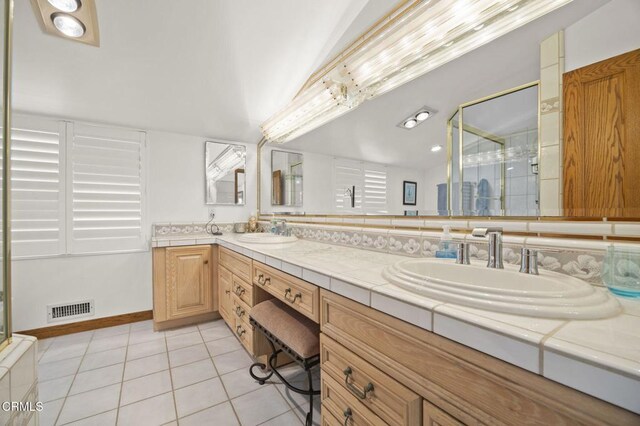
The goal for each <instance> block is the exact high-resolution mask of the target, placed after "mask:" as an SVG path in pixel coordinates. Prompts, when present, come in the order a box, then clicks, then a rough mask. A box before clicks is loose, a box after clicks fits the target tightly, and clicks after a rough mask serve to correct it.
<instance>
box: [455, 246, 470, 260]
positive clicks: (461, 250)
mask: <svg viewBox="0 0 640 426" xmlns="http://www.w3.org/2000/svg"><path fill="white" fill-rule="evenodd" d="M469 247H470V245H469V243H458V250H457V251H456V263H457V264H458V265H469V264H470V263H471V262H470V261H469Z"/></svg>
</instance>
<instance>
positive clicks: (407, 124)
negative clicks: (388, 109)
mask: <svg viewBox="0 0 640 426" xmlns="http://www.w3.org/2000/svg"><path fill="white" fill-rule="evenodd" d="M417 125H418V120H416V119H415V118H410V119H408V120H407V121H405V122H404V124H403V126H404V127H405V128H407V129H413V128H414V127H416V126H417Z"/></svg>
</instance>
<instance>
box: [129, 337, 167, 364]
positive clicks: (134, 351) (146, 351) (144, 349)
mask: <svg viewBox="0 0 640 426" xmlns="http://www.w3.org/2000/svg"><path fill="white" fill-rule="evenodd" d="M166 351H167V344H166V343H165V341H164V339H162V340H153V341H151V342H145V343H139V344H137V345H131V346H129V348H128V349H127V361H129V360H132V359H138V358H144V357H148V356H151V355H156V354H160V353H163V352H166Z"/></svg>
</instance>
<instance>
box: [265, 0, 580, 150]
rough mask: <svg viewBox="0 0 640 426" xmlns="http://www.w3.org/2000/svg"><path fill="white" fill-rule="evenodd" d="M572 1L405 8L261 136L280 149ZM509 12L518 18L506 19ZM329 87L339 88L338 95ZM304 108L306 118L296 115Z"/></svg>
mask: <svg viewBox="0 0 640 426" xmlns="http://www.w3.org/2000/svg"><path fill="white" fill-rule="evenodd" d="M570 1H571V0H515V1H508V2H507V1H496V0H466V1H465V2H464V7H460V0H440V1H437V2H425V1H422V0H413V1H408V2H406V3H404V4H403V5H402V6H400V7H398V8H396V9H395V10H393V11H392V12H391V13H390V14H389V15H387V16H385V17H384V19H381V20H380V21H379V22H378V23H377V24H376V25H374V26H373V27H371V28H369V29H368V30H367V31H366V32H365V33H364V34H363V35H362V36H361V37H359V38H358V39H357V40H358V41H357V42H354V43H353V44H352V45H351V46H349V47H347V48H346V49H345V50H343V51H342V52H340V53H339V54H338V55H336V57H335V58H334V59H332V60H331V61H330V62H329V63H327V64H326V65H325V66H323V67H322V68H321V69H319V70H318V71H317V72H315V73H314V74H313V75H312V76H311V77H310V78H309V79H308V80H307V82H306V83H305V84H304V86H303V87H302V89H301V90H300V91H299V92H298V94H297V95H296V96H295V98H294V99H293V100H292V101H291V102H290V103H289V104H288V105H287V106H286V107H285V108H284V109H283V110H282V111H280V112H278V113H276V114H275V115H273V116H272V117H271V118H269V119H268V120H267V121H266V122H265V123H264V124H263V125H262V126H261V128H262V133H263V135H264V137H265V138H266V139H267V140H268V141H270V142H275V143H285V142H287V141H289V140H291V139H293V138H295V137H298V136H300V135H302V134H304V133H306V132H308V131H310V130H312V129H314V128H316V127H318V126H320V125H322V124H324V123H326V122H328V121H330V120H332V119H334V118H336V117H338V116H340V115H342V114H344V113H345V112H347V111H349V110H350V109H353V108H356V107H357V106H358V105H359V104H360V103H361V102H363V101H365V100H367V99H372V98H375V97H377V96H380V95H382V94H384V93H386V92H388V91H390V90H393V89H395V88H396V87H398V86H401V85H403V84H404V83H406V82H408V81H411V80H413V79H415V78H417V77H419V76H421V75H423V74H425V73H427V72H429V71H431V70H433V69H435V68H437V67H439V66H441V65H443V64H445V63H447V62H449V61H451V60H453V59H456V58H458V57H460V56H462V55H464V54H465V53H468V52H470V51H472V50H474V49H476V48H478V47H480V46H482V45H485V44H487V43H489V42H491V41H493V40H495V39H497V38H498V37H501V36H503V35H505V34H507V33H509V32H510V31H513V30H515V29H516V28H520V27H522V26H523V25H525V24H527V23H529V22H531V21H533V20H535V19H537V18H539V17H541V16H544V15H546V14H547V13H549V12H551V11H553V10H555V9H557V8H559V7H561V6H564V5H565V4H567V3H569V2H570ZM514 7H516V8H517V9H519V12H518V16H517V19H516V17H514V15H513V14H512V13H510V11H513V10H515V9H514ZM479 27H480V28H486V31H479V30H477V28H479ZM454 40H455V46H454V44H453V43H454ZM452 46H454V47H452ZM427 57H428V59H426V58H427ZM327 85H335V86H338V87H340V90H339V93H338V94H336V92H335V91H334V90H330V89H328V88H327ZM305 107H308V108H307V109H308V112H306V113H304V114H300V113H299V112H298V110H301V109H302V108H305ZM405 121H406V120H405ZM403 124H404V121H403V122H402V123H400V126H401V127H403V128H406V127H404V126H403Z"/></svg>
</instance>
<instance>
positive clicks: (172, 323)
mask: <svg viewBox="0 0 640 426" xmlns="http://www.w3.org/2000/svg"><path fill="white" fill-rule="evenodd" d="M219 318H222V317H221V316H220V313H219V312H218V311H216V312H210V313H208V314H202V315H195V316H192V317H188V318H180V319H175V320H168V321H161V322H156V321H154V322H153V329H154V330H155V331H164V330H170V329H172V328H178V327H184V326H185V325H192V324H200V323H203V322H209V321H214V320H217V319H219Z"/></svg>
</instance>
